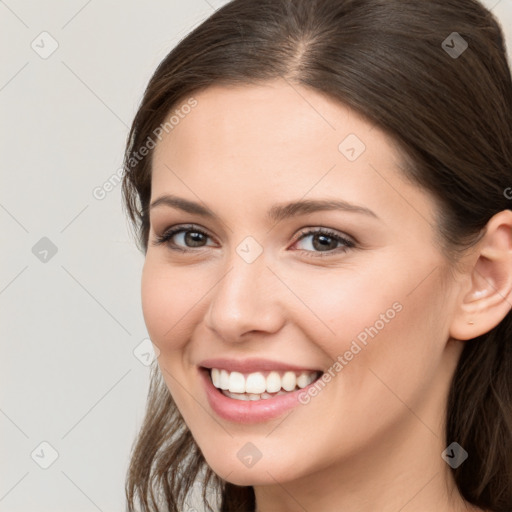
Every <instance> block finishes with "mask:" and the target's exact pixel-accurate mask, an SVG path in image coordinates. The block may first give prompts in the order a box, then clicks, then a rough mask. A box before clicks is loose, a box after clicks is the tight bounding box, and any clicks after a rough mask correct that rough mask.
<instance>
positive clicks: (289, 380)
mask: <svg viewBox="0 0 512 512" xmlns="http://www.w3.org/2000/svg"><path fill="white" fill-rule="evenodd" d="M281 385H282V387H283V389H284V390H285V391H293V390H294V389H295V386H296V385H297V377H295V373H293V372H286V373H285V374H284V376H283V381H282V384H281Z"/></svg>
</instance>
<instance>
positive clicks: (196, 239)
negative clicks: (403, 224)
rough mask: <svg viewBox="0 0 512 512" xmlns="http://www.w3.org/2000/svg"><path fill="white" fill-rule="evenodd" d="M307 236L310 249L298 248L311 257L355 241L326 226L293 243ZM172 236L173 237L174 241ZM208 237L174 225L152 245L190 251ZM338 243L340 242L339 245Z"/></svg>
mask: <svg viewBox="0 0 512 512" xmlns="http://www.w3.org/2000/svg"><path fill="white" fill-rule="evenodd" d="M177 235H179V236H177ZM175 237H176V238H175ZM308 237H312V238H311V242H310V243H309V244H305V245H306V246H309V247H311V248H312V249H299V250H301V251H302V252H305V254H306V255H307V256H311V257H325V256H332V255H334V254H338V253H343V252H347V251H348V250H349V249H351V248H354V247H356V244H355V242H353V241H352V240H349V239H348V238H345V237H344V236H341V235H340V234H339V233H337V232H336V231H332V230H330V229H326V228H318V229H308V230H306V231H302V232H301V233H299V235H298V237H296V239H295V242H294V245H297V244H298V243H299V242H302V241H303V240H305V239H306V238H308ZM173 238H175V240H174V241H173ZM208 238H211V237H210V235H209V234H208V233H206V232H205V231H203V230H202V229H200V228H198V227H197V226H194V225H188V226H175V227H173V228H170V229H168V230H166V231H165V232H164V233H163V234H162V235H157V236H156V237H155V241H154V242H153V245H163V244H165V245H167V246H168V247H169V249H171V250H173V251H181V252H190V251H193V249H194V248H195V249H200V248H203V247H207V245H205V242H206V241H207V239H208ZM176 241H179V242H180V244H182V245H179V244H177V243H176ZM339 244H341V247H340V246H339Z"/></svg>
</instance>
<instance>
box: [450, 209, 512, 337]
mask: <svg viewBox="0 0 512 512" xmlns="http://www.w3.org/2000/svg"><path fill="white" fill-rule="evenodd" d="M461 282H462V285H463V286H462V290H461V294H460V301H459V303H458V304H457V307H456V310H455V312H454V316H453V319H452V323H451V326H450V336H451V337H452V338H455V339H458V340H469V339H472V338H476V337H477V336H480V335H482V334H485V333H486V332H489V331H490V330H491V329H493V328H494V327H496V326H497V325H498V324H499V323H500V322H501V321H502V320H503V318H505V316H506V315H507V313H508V312H509V311H510V309H512V210H503V211H501V212H499V213H497V214H495V215H494V216H493V217H492V218H491V219H490V220H489V222H488V223H487V225H486V228H485V235H484V236H483V237H482V238H481V239H480V241H479V242H478V244H477V250H476V251H475V252H474V253H472V255H471V264H470V265H469V270H468V272H467V273H465V274H464V276H463V280H462V281H461Z"/></svg>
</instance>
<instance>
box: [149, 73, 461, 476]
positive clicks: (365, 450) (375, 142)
mask: <svg viewBox="0 0 512 512" xmlns="http://www.w3.org/2000/svg"><path fill="white" fill-rule="evenodd" d="M195 99H196V100H197V106H195V107H194V108H192V109H186V111H187V112H188V111H189V110H190V112H189V113H188V114H187V115H183V116H182V117H180V120H179V122H178V123H177V124H176V125H175V126H174V128H173V129H172V130H170V131H169V132H168V133H167V134H165V135H164V136H163V138H162V139H161V141H160V142H158V144H157V147H156V148H155V152H154V156H153V175H152V190H151V203H154V202H158V204H155V205H154V206H153V207H152V208H151V213H150V220H151V229H150V234H149V245H148V250H147V255H146V260H145V265H144V270H143V276H142V303H143V312H144V318H145V322H146V325H147V328H148V332H149V335H150V337H151V339H152V341H153V342H154V344H155V345H156V346H157V347H158V349H159V350H160V356H159V358H158V363H159V366H160V369H161V372H162V375H163V378H164V379H165V382H166V383H167V386H168V388H169V390H170V392H171V393H172V396H173V398H174V400H175V402H176V404H177V406H178V408H179V410H180V412H181V414H182V415H183V418H184V420H185V422H186V423H187V426H188V427H189V429H190V430H191V432H192V434H193V436H194V438H195V440H196V442H197V444H198V445H199V447H200V449H201V451H202V453H203V454H204V457H205V458H206V461H207V463H208V464H209V465H210V467H211V468H212V469H213V470H214V471H215V472H216V473H217V474H218V475H220V476H221V477H222V478H224V479H226V480H228V481H230V482H233V483H236V484H239V485H255V484H259V485H265V484H275V482H276V481H278V482H286V481H291V480H296V479H300V478H302V477H306V476H308V475H314V474H320V473H319V472H321V471H322V470H324V469H327V468H330V471H332V470H333V467H334V465H337V467H338V468H339V469H340V468H342V467H343V468H345V470H346V471H347V473H346V476H347V478H349V475H350V474H352V472H354V471H356V469H357V468H359V469H361V466H360V465H361V464H363V462H362V461H366V462H367V463H368V462H369V461H371V462H370V464H371V465H370V464H368V465H367V466H365V467H366V471H367V474H368V475H369V473H370V471H371V468H372V467H378V464H377V461H379V460H384V459H385V458H386V457H387V456H389V452H390V450H396V449H400V450H403V457H404V461H405V460H406V457H407V454H408V453H409V454H414V456H415V457H416V456H417V454H418V453H425V456H431V452H432V443H436V444H435V448H436V450H437V449H438V448H439V451H438V452H436V453H435V456H436V457H437V458H440V453H441V451H442V450H443V449H444V447H445V446H444V439H443V436H442V430H441V429H442V427H443V418H444V400H445V397H446V393H447V390H448V385H449V382H450V379H451V377H452V373H453V370H454V368H455V365H456V362H457V358H458V356H459V354H460V348H461V347H460V346H459V345H460V343H459V342H451V343H448V339H449V331H450V317H451V315H452V314H453V310H454V298H455V297H456V294H457V293H458V290H457V288H456V285H455V284H454V283H453V282H451V281H449V280H447V279H446V276H447V275H448V273H447V269H448V266H447V261H446V260H445V258H444V257H443V255H442V254H441V252H440V250H439V249H438V247H437V246H436V244H435V239H434V226H435V220H434V214H435V210H434V202H433V200H432V198H431V197H430V196H429V195H427V193H425V192H424V191H422V190H421V189H419V188H417V187H415V186H413V185H412V184H409V183H407V182H406V181H405V180H404V179H403V178H402V177H401V175H400V169H399V165H401V161H400V159H399V155H398V153H397V151H396V149H395V148H394V146H393V145H392V142H391V140H390V139H389V138H388V137H387V136H386V135H385V133H383V132H382V131H381V130H380V129H378V128H377V127H376V126H373V125H371V124H368V123H367V122H365V121H364V120H363V119H362V118H361V117H359V116H358V115H357V114H356V113H354V112H353V111H352V110H350V109H348V108H347V107H345V106H344V105H342V104H340V103H338V102H336V101H334V100H331V99H328V98H326V97H324V96H322V95H320V94H318V93H316V92H313V91H312V90H309V89H306V88H304V87H301V86H298V85H293V87H292V86H291V84H289V83H287V82H285V81H282V80H279V81H273V82H269V83H267V84H265V85H264V86H263V85H262V86H254V85H247V86H237V87H234V86H232V87H220V86H215V87H210V88H208V89H206V90H204V91H202V92H200V93H199V94H197V95H195ZM183 111H185V109H183ZM166 196H168V197H167V200H166V199H165V198H166ZM170 196H173V197H174V198H180V199H181V200H183V201H187V202H190V203H194V204H195V205H197V206H194V208H188V207H183V208H179V207H177V206H174V207H173V206H172V205H171V201H170V200H169V198H170ZM320 201H330V202H331V203H332V202H334V201H336V202H346V203H350V205H353V206H350V207H346V208H343V207H341V206H339V205H337V206H336V205H334V204H333V203H332V204H331V207H330V208H325V207H324V208H319V207H316V206H318V205H316V206H315V204H316V202H320ZM302 202H309V206H308V203H305V205H306V206H304V205H303V206H293V207H286V205H287V204H289V203H302ZM187 204H188V203H187ZM333 206H335V207H334V208H333ZM199 209H206V210H207V212H209V215H205V214H201V213H199V212H197V211H194V210H199ZM176 227H178V228H179V227H182V228H183V231H181V232H178V233H175V234H174V235H172V236H170V237H167V240H166V241H163V242H161V243H159V244H155V241H156V240H157V237H165V235H166V234H169V233H168V232H169V230H170V229H171V228H176ZM197 230H200V231H199V233H198V232H197ZM307 232H309V233H307ZM202 233H204V234H202ZM306 233H307V234H306ZM206 367H208V368H211V367H213V368H216V370H214V371H213V373H214V374H215V375H214V379H215V384H216V386H217V387H215V386H214V385H213V384H212V383H211V380H210V373H211V372H210V371H208V370H206V369H205V368H206ZM220 370H224V371H223V372H221V371H220ZM235 370H237V371H235ZM231 371H233V372H232V373H231ZM303 371H304V375H303V376H302V377H300V375H301V373H303ZM315 371H320V372H322V371H323V372H325V373H324V375H323V376H322V377H320V379H319V380H318V381H315V382H312V383H310V384H309V385H308V386H307V387H302V388H299V387H298V386H305V385H307V384H308V382H309V381H308V379H310V378H315V377H316V374H315V373H314V372H315ZM290 372H291V373H290ZM240 373H242V376H240V375H239V374H240ZM249 374H255V375H251V376H250V377H249V378H247V376H248V375H249ZM285 374H286V375H285ZM269 375H270V376H269ZM329 377H330V378H329ZM297 378H298V383H297ZM219 386H223V387H226V386H229V387H230V389H231V391H230V393H236V394H232V395H231V396H232V397H235V398H230V397H228V396H226V395H225V394H224V393H222V392H221V391H220V390H219V389H217V388H218V387H219ZM244 386H248V388H247V387H244ZM267 386H268V387H267ZM272 386H276V387H275V388H274V387H272ZM295 386H297V387H296V388H295V389H296V390H295V391H291V389H293V388H294V387H295ZM277 388H281V391H282V392H281V393H280V394H279V395H278V396H276V393H277V392H276V389H277ZM287 388H288V390H287ZM244 389H249V390H251V391H252V393H251V395H253V396H251V397H250V398H253V399H254V398H255V400H243V398H248V396H247V395H246V394H244V395H243V396H241V391H242V390H244ZM262 390H265V391H263V393H264V397H262V396H261V393H262ZM269 397H270V398H269ZM402 447H403V448H402ZM406 448H407V450H409V451H407V450H406ZM358 464H359V466H358ZM365 464H366V463H365ZM340 471H341V469H340Z"/></svg>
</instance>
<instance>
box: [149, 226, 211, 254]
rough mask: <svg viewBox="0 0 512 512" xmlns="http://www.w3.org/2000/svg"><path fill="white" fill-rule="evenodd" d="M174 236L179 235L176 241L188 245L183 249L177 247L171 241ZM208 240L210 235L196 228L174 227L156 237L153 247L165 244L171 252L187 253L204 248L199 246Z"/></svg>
mask: <svg viewBox="0 0 512 512" xmlns="http://www.w3.org/2000/svg"><path fill="white" fill-rule="evenodd" d="M176 235H179V237H177V238H176V239H179V240H180V241H181V242H182V243H184V244H190V245H185V247H183V246H179V245H177V244H176V243H175V242H173V241H172V239H173V238H174V237H175V236H176ZM208 238H210V235H208V233H206V232H205V231H203V230H202V229H199V228H198V227H196V226H193V225H190V226H176V227H174V228H171V229H168V230H167V231H165V232H164V233H163V234H162V235H157V236H156V237H155V241H154V242H153V245H163V244H167V245H168V246H169V248H170V249H172V250H175V251H182V252H188V251H189V250H191V249H193V248H202V247H205V245H201V244H202V243H203V242H204V241H206V239H208Z"/></svg>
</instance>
